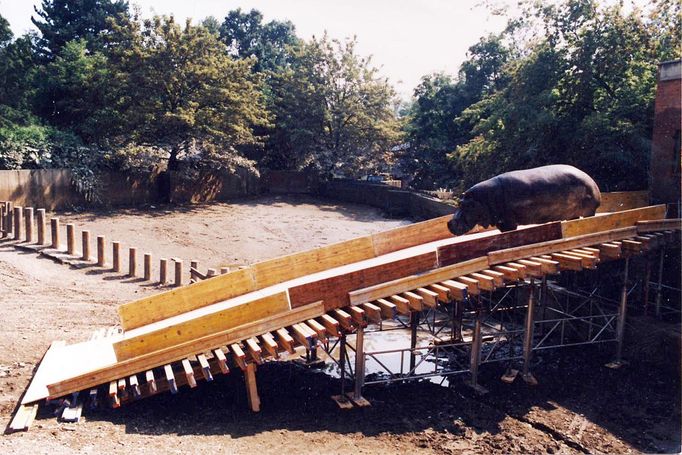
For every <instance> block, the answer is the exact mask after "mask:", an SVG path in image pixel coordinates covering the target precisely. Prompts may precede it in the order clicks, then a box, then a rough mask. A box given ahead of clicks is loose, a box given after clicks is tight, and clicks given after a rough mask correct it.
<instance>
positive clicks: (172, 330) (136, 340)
mask: <svg viewBox="0 0 682 455" xmlns="http://www.w3.org/2000/svg"><path fill="white" fill-rule="evenodd" d="M289 308H290V306H289V297H288V294H287V293H286V292H278V293H276V294H272V295H268V296H264V297H261V298H258V299H256V300H252V301H250V302H245V303H239V304H236V305H234V306H230V307H227V308H224V309H222V310H219V311H216V312H213V313H209V314H205V315H201V316H198V317H194V318H191V319H187V320H184V321H179V322H177V323H174V324H172V325H169V326H166V327H160V328H158V329H157V330H153V331H149V332H145V333H140V334H135V335H133V336H126V335H124V337H123V339H122V340H120V341H118V342H116V343H114V352H115V353H116V358H117V359H118V360H119V361H121V360H127V359H131V358H133V357H138V356H140V355H143V354H147V353H150V352H154V351H158V350H162V349H167V348H169V347H172V346H175V345H178V344H182V343H184V342H188V341H191V340H193V339H197V338H201V337H205V336H208V335H211V334H214V333H219V332H223V331H225V330H229V329H232V328H235V327H238V326H240V325H244V324H248V323H250V322H254V321H258V320H260V319H264V318H267V317H270V316H274V315H277V314H281V313H283V312H286V311H288V310H289Z"/></svg>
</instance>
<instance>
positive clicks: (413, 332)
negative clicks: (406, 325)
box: [410, 311, 419, 372]
mask: <svg viewBox="0 0 682 455" xmlns="http://www.w3.org/2000/svg"><path fill="white" fill-rule="evenodd" d="M417 329H419V311H411V312H410V371H411V372H413V371H414V366H415V363H416V354H415V351H414V348H415V347H417Z"/></svg>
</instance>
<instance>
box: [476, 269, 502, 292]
mask: <svg viewBox="0 0 682 455" xmlns="http://www.w3.org/2000/svg"><path fill="white" fill-rule="evenodd" d="M481 275H488V276H489V277H491V278H492V279H493V280H494V282H495V287H497V288H501V287H502V286H504V274H503V273H502V272H498V271H496V270H488V269H487V270H481Z"/></svg>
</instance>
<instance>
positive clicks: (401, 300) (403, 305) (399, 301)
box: [389, 295, 410, 315]
mask: <svg viewBox="0 0 682 455" xmlns="http://www.w3.org/2000/svg"><path fill="white" fill-rule="evenodd" d="M389 300H390V302H391V303H393V304H394V305H395V307H396V309H397V310H398V313H400V314H404V315H407V314H410V301H409V300H407V299H406V298H405V297H401V296H399V295H392V296H391V297H389Z"/></svg>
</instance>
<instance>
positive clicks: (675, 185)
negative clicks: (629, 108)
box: [650, 60, 682, 216]
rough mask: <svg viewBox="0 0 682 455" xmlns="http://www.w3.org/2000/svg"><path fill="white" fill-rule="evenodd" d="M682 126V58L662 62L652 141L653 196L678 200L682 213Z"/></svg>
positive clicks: (660, 200) (677, 207) (663, 200)
mask: <svg viewBox="0 0 682 455" xmlns="http://www.w3.org/2000/svg"><path fill="white" fill-rule="evenodd" d="M681 129H682V60H674V61H670V62H664V63H661V64H660V65H659V71H658V86H657V88H656V104H655V108H654V130H653V137H652V141H651V142H652V144H651V166H650V172H651V185H650V188H651V199H652V202H654V203H668V204H675V208H673V211H675V212H676V216H679V213H680V190H681V186H682V174H681V170H682V169H681V167H682V164H681V163H680V156H681V155H682V149H681V146H680V130H681Z"/></svg>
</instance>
